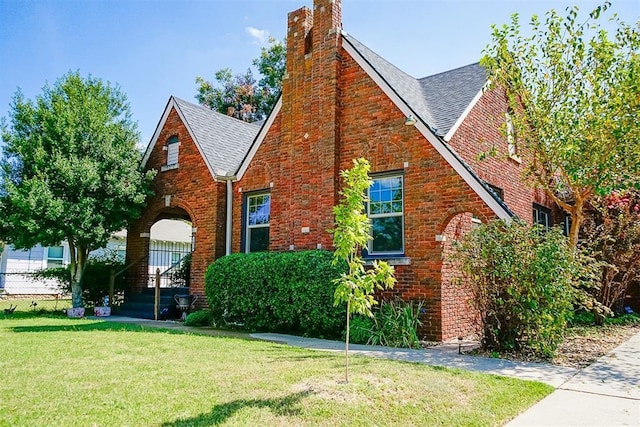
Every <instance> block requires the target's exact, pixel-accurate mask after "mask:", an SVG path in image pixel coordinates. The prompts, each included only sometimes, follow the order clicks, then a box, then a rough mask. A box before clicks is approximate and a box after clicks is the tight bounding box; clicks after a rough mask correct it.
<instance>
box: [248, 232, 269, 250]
mask: <svg viewBox="0 0 640 427" xmlns="http://www.w3.org/2000/svg"><path fill="white" fill-rule="evenodd" d="M267 250H269V227H258V228H250V229H249V252H261V251H267Z"/></svg>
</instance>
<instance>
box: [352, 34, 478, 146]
mask: <svg viewBox="0 0 640 427" xmlns="http://www.w3.org/2000/svg"><path fill="white" fill-rule="evenodd" d="M343 37H344V38H345V39H346V40H347V42H349V43H350V44H351V45H352V46H353V47H354V48H355V49H356V50H357V51H358V52H359V53H360V54H361V55H362V57H363V58H364V59H365V60H366V61H367V62H368V63H369V64H370V65H371V66H372V67H373V68H374V69H375V70H376V71H377V72H378V73H379V74H380V76H381V77H382V78H383V79H384V80H385V81H386V82H387V83H388V84H389V86H391V87H392V88H393V90H394V91H395V92H396V93H397V94H398V96H400V98H402V99H403V100H404V101H405V102H406V103H407V105H409V107H410V108H411V109H412V110H413V111H414V112H415V113H416V114H417V115H418V116H419V117H420V118H421V119H422V120H423V121H424V122H425V123H426V124H427V125H429V127H431V129H432V130H433V131H434V133H435V134H437V135H439V136H444V135H446V134H447V132H448V131H449V130H450V129H451V128H452V127H453V125H454V124H455V122H456V121H457V120H458V118H459V117H460V116H461V115H462V113H463V112H464V111H465V109H466V108H467V106H468V105H469V104H470V103H471V101H472V100H473V98H474V97H475V96H476V95H477V94H478V93H479V92H480V90H481V89H482V87H483V86H484V84H485V83H486V81H487V78H486V73H485V71H484V69H483V68H482V67H480V65H479V64H478V63H475V64H471V65H467V66H464V67H460V68H456V69H454V70H450V71H445V72H443V73H439V74H435V75H433V76H428V77H423V78H420V79H416V78H414V77H412V76H410V75H409V74H407V73H405V72H404V71H402V70H400V69H399V68H398V67H396V66H395V65H393V64H391V63H389V62H388V61H387V60H385V59H384V58H382V57H381V56H380V55H378V54H377V53H375V52H373V51H372V50H371V49H369V48H368V47H366V46H365V45H363V44H362V43H360V42H359V41H358V40H357V39H355V38H354V37H352V36H351V35H349V34H343Z"/></svg>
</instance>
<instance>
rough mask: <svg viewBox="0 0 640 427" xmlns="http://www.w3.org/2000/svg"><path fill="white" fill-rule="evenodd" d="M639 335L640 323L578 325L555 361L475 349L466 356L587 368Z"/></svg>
mask: <svg viewBox="0 0 640 427" xmlns="http://www.w3.org/2000/svg"><path fill="white" fill-rule="evenodd" d="M639 332H640V324H631V325H606V326H574V327H571V328H569V329H568V330H567V334H566V337H565V339H564V340H563V342H562V344H560V346H559V347H558V349H557V350H556V354H555V356H554V357H553V359H551V360H549V359H541V358H539V357H533V356H531V355H528V354H522V353H500V354H496V353H491V352H487V351H483V350H481V349H474V350H472V351H468V352H466V353H470V354H476V355H478V356H485V357H499V358H501V359H510V360H521V361H526V362H543V363H552V364H554V365H558V366H567V367H571V368H584V367H587V366H589V365H591V364H592V363H593V362H595V361H596V360H598V359H599V358H600V357H602V356H604V355H605V354H607V353H609V352H610V351H611V350H613V349H614V348H616V347H617V346H619V345H620V344H622V343H623V342H625V341H626V340H628V339H629V338H631V337H632V336H633V335H635V334H637V333H639Z"/></svg>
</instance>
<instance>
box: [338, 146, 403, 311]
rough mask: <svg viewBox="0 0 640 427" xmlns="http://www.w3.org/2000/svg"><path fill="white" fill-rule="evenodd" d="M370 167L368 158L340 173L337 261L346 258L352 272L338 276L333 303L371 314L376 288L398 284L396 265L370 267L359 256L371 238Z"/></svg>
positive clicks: (381, 262) (374, 302)
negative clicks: (366, 210) (341, 185)
mask: <svg viewBox="0 0 640 427" xmlns="http://www.w3.org/2000/svg"><path fill="white" fill-rule="evenodd" d="M370 169H371V167H370V165H369V162H367V160H365V159H362V158H360V159H356V160H354V161H353V167H352V168H351V169H348V170H344V171H341V172H340V176H341V177H342V180H343V187H342V190H341V191H340V195H341V196H342V199H341V202H340V204H339V205H337V206H334V208H333V213H334V215H335V223H336V226H335V228H334V229H333V230H331V233H333V246H334V262H336V263H337V262H341V261H345V262H346V263H347V265H348V266H349V272H348V273H344V274H342V275H341V276H340V278H338V279H335V280H334V283H336V285H337V287H336V291H335V295H334V304H335V305H338V304H344V303H348V307H349V313H348V315H350V314H352V313H358V314H362V315H365V316H372V313H371V308H372V307H373V305H375V304H376V303H377V302H376V301H375V299H374V298H373V295H372V294H373V293H374V292H375V291H376V290H382V289H387V288H392V287H393V285H394V284H395V281H396V280H395V278H394V277H393V273H394V271H393V267H392V266H390V265H389V264H387V263H386V262H384V261H380V262H377V261H374V262H373V265H372V267H371V268H369V269H365V268H364V261H363V260H362V258H361V257H360V252H361V251H362V248H364V247H365V246H366V245H367V242H368V241H369V239H370V234H369V229H370V223H369V218H367V215H366V214H365V213H364V212H365V208H366V202H367V196H366V192H367V190H368V189H369V187H370V186H371V185H372V184H373V181H372V180H371V179H370V178H369V171H370Z"/></svg>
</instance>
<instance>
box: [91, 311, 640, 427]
mask: <svg viewBox="0 0 640 427" xmlns="http://www.w3.org/2000/svg"><path fill="white" fill-rule="evenodd" d="M100 319H102V320H106V321H112V322H125V323H136V324H140V325H144V326H149V327H161V328H166V329H176V330H184V331H187V332H193V333H198V334H206V335H214V336H235V337H238V338H246V339H257V340H265V341H272V342H277V343H282V344H286V345H290V346H293V347H301V348H308V349H313V350H321V351H332V352H339V351H344V342H341V341H329V340H322V339H317V338H304V337H297V336H292V335H284V334H272V333H256V334H246V333H241V332H229V331H219V330H215V329H208V328H190V327H186V326H184V325H182V324H181V323H177V322H157V321H153V320H144V319H132V318H126V317H119V316H112V317H106V318H100ZM471 344H472V343H469V342H463V343H462V348H463V349H464V348H465V347H466V346H469V345H471ZM349 351H350V353H351V354H359V355H364V356H369V357H378V358H385V359H393V360H402V361H407V362H415V363H424V364H427V365H432V366H444V367H447V368H458V369H465V370H470V371H477V372H485V373H490V374H496V375H503V376H507V377H514V378H519V379H524V380H533V381H539V382H542V383H545V384H549V385H551V386H552V387H555V388H556V390H555V391H554V392H553V393H551V394H550V395H549V396H547V397H546V398H544V399H543V400H541V401H540V402H538V403H537V404H536V405H534V406H532V407H531V408H529V409H528V410H527V411H525V412H524V413H522V414H520V415H519V416H518V417H516V418H515V419H514V420H512V421H511V422H510V423H509V424H507V425H508V426H510V427H514V426H640V333H638V334H636V335H635V336H633V337H632V338H631V339H630V340H628V341H627V342H625V343H623V344H622V345H620V346H618V347H617V348H615V349H614V350H613V351H612V352H610V353H609V354H607V355H605V356H603V357H602V358H600V359H599V360H598V361H597V362H596V363H594V364H592V365H590V366H589V367H587V368H585V369H582V370H580V369H576V368H566V367H562V366H555V365H550V364H544V363H531V362H518V361H512V360H503V359H491V358H485V357H475V356H468V355H464V354H463V355H459V354H458V343H453V344H452V343H445V344H443V345H438V346H435V347H431V348H427V349H423V350H410V349H401V348H390V347H381V346H367V345H357V344H351V345H349Z"/></svg>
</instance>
